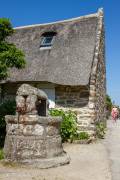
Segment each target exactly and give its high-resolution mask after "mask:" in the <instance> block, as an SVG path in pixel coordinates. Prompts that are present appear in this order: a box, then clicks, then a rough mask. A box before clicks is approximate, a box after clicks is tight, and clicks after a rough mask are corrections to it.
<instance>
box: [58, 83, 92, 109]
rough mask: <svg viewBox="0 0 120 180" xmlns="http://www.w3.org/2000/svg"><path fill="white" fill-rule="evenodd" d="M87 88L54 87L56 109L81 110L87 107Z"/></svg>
mask: <svg viewBox="0 0 120 180" xmlns="http://www.w3.org/2000/svg"><path fill="white" fill-rule="evenodd" d="M88 100H89V87H87V86H62V85H58V86H56V87H55V102H56V108H61V107H64V108H82V107H85V106H87V105H88Z"/></svg>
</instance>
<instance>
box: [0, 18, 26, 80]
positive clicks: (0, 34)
mask: <svg viewBox="0 0 120 180" xmlns="http://www.w3.org/2000/svg"><path fill="white" fill-rule="evenodd" d="M13 33H14V29H13V27H12V24H11V22H10V21H9V19H7V18H0V80H2V79H5V78H7V77H8V75H9V73H8V72H9V68H11V67H16V68H23V67H25V59H24V58H25V55H24V53H23V52H22V51H21V50H20V49H18V48H17V47H16V46H15V45H14V44H13V43H10V42H8V41H7V37H8V36H10V35H12V34H13Z"/></svg>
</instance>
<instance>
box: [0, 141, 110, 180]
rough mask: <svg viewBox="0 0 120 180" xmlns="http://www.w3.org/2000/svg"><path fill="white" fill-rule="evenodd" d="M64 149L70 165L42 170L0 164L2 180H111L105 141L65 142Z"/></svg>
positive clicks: (0, 177) (0, 179)
mask: <svg viewBox="0 0 120 180" xmlns="http://www.w3.org/2000/svg"><path fill="white" fill-rule="evenodd" d="M64 149H65V150H66V151H67V152H68V154H69V155H70V157H71V163H70V164H69V165H66V166H61V167H57V168H51V169H46V170H45V169H44V170H40V169H29V168H19V167H4V166H3V165H2V164H0V180H111V176H110V170H109V162H108V158H107V153H106V149H105V146H104V144H103V143H101V142H97V143H93V144H89V145H79V144H65V145H64Z"/></svg>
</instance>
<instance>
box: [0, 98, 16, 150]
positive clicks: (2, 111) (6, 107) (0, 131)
mask: <svg viewBox="0 0 120 180" xmlns="http://www.w3.org/2000/svg"><path fill="white" fill-rule="evenodd" d="M15 110H16V104H15V101H10V100H7V101H5V102H3V103H1V104H0V147H3V146H4V140H5V135H6V123H5V115H14V114H15Z"/></svg>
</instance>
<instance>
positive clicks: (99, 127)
mask: <svg viewBox="0 0 120 180" xmlns="http://www.w3.org/2000/svg"><path fill="white" fill-rule="evenodd" d="M105 129H106V126H105V123H103V122H98V123H97V124H96V135H97V137H98V138H100V139H103V138H104V136H105Z"/></svg>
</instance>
